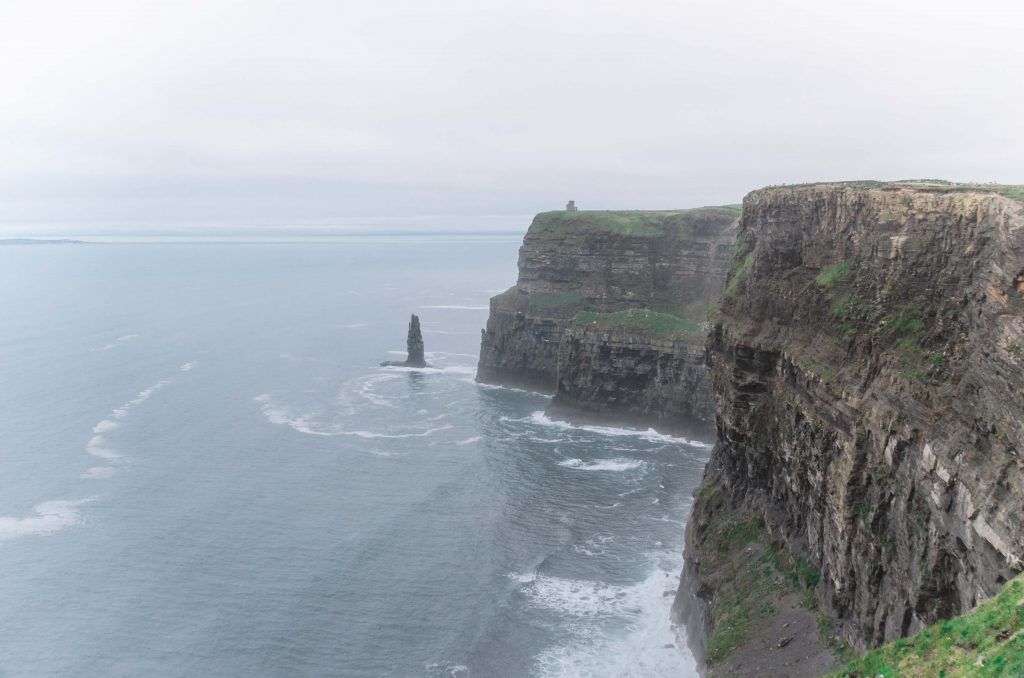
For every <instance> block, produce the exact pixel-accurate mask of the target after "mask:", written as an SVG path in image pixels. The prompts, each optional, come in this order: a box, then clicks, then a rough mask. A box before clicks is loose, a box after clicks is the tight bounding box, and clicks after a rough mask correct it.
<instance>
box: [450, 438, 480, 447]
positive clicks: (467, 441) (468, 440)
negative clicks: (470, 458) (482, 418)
mask: <svg viewBox="0 0 1024 678" xmlns="http://www.w3.org/2000/svg"><path fill="white" fill-rule="evenodd" d="M481 440H483V437H482V436H473V437H472V438H466V439H465V440H460V441H459V442H457V443H455V444H456V445H472V444H473V443H478V442H480V441H481Z"/></svg>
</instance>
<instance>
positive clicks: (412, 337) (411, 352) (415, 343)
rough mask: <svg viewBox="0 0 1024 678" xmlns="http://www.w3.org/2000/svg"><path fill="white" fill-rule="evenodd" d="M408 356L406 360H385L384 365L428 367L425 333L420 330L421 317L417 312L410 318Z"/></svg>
mask: <svg viewBox="0 0 1024 678" xmlns="http://www.w3.org/2000/svg"><path fill="white" fill-rule="evenodd" d="M405 347H406V351H408V357H407V358H406V359H405V360H385V361H384V362H382V363H381V365H383V366H384V367H427V361H426V360H425V359H424V355H423V333H422V332H421V331H420V319H419V316H417V315H416V314H415V313H413V314H412V317H411V318H410V319H409V333H408V334H407V335H406V339H405Z"/></svg>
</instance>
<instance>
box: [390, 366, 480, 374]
mask: <svg viewBox="0 0 1024 678" xmlns="http://www.w3.org/2000/svg"><path fill="white" fill-rule="evenodd" d="M383 369H384V370H385V371H387V372H418V373H419V374H476V368H475V367H469V366H467V365H449V366H447V367H406V366H405V365H387V366H385V367H384V368H383Z"/></svg>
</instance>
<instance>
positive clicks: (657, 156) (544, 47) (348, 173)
mask: <svg viewBox="0 0 1024 678" xmlns="http://www.w3.org/2000/svg"><path fill="white" fill-rule="evenodd" d="M1022 35H1024V3H1022V2H1020V0H972V2H969V3H965V2H963V1H962V0H957V1H955V2H954V1H952V0H927V1H914V2H908V1H906V0H886V1H881V0H858V1H857V2H833V1H832V0H742V1H741V0H716V1H710V0H703V1H695V0H676V1H667V0H661V1H650V0H630V1H628V2H626V1H617V2H607V1H604V0H544V1H536V2H535V1H533V0H523V1H515V0H507V1H505V2H493V1H491V0H431V1H429V2H425V1H423V0H414V1H407V0H363V1H362V2H350V1H349V0H335V1H324V2H319V1H315V0H289V1H287V2H272V1H267V0H245V1H244V2H241V1H238V2H236V1H227V0H202V1H192V0H175V1H173V2H165V1H157V0H90V1H89V2H81V1H79V0H70V1H68V0H0V64H2V66H0V234H6V235H14V234H17V235H38V234H58V233H59V234H73V233H87V232H118V231H137V232H143V233H147V232H153V233H156V232H174V231H177V230H183V231H190V232H198V231H206V232H219V231H220V230H231V229H246V228H248V229H294V230H296V231H297V232H298V231H302V230H303V229H306V230H317V229H321V230H323V229H327V230H329V229H332V228H342V229H344V228H370V229H373V228H411V229H419V228H425V229H430V228H438V227H441V228H443V227H444V226H445V225H446V224H447V225H457V224H461V225H463V226H464V227H479V228H496V227H499V226H500V227H507V226H508V225H510V224H516V223H518V224H519V225H520V226H521V227H523V228H524V227H525V226H526V223H524V222H523V219H526V218H528V215H531V214H533V213H535V212H538V211H544V210H549V209H559V208H561V206H562V205H564V203H565V201H566V200H568V199H575V200H576V201H577V203H578V204H579V205H580V206H581V208H583V209H672V208H681V207H693V206H698V205H707V204H724V203H735V202H739V201H740V200H741V199H742V197H743V195H744V194H746V193H747V192H749V191H751V190H753V189H756V188H758V187H761V186H765V185H771V184H780V183H799V182H806V181H825V180H840V179H869V178H870V179H904V178H945V179H952V180H964V181H998V182H1002V183H1024V161H1022V159H1024V113H1022V111H1024V40H1022V39H1021V36H1022Z"/></svg>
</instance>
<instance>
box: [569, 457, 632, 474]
mask: <svg viewBox="0 0 1024 678" xmlns="http://www.w3.org/2000/svg"><path fill="white" fill-rule="evenodd" d="M558 465H559V466H567V467H569V468H572V469H577V470H579V471H632V470H634V469H638V468H643V467H644V466H646V464H644V462H642V461H638V460H636V459H595V460H594V461H583V460H582V459H566V460H565V461H560V462H558Z"/></svg>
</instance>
